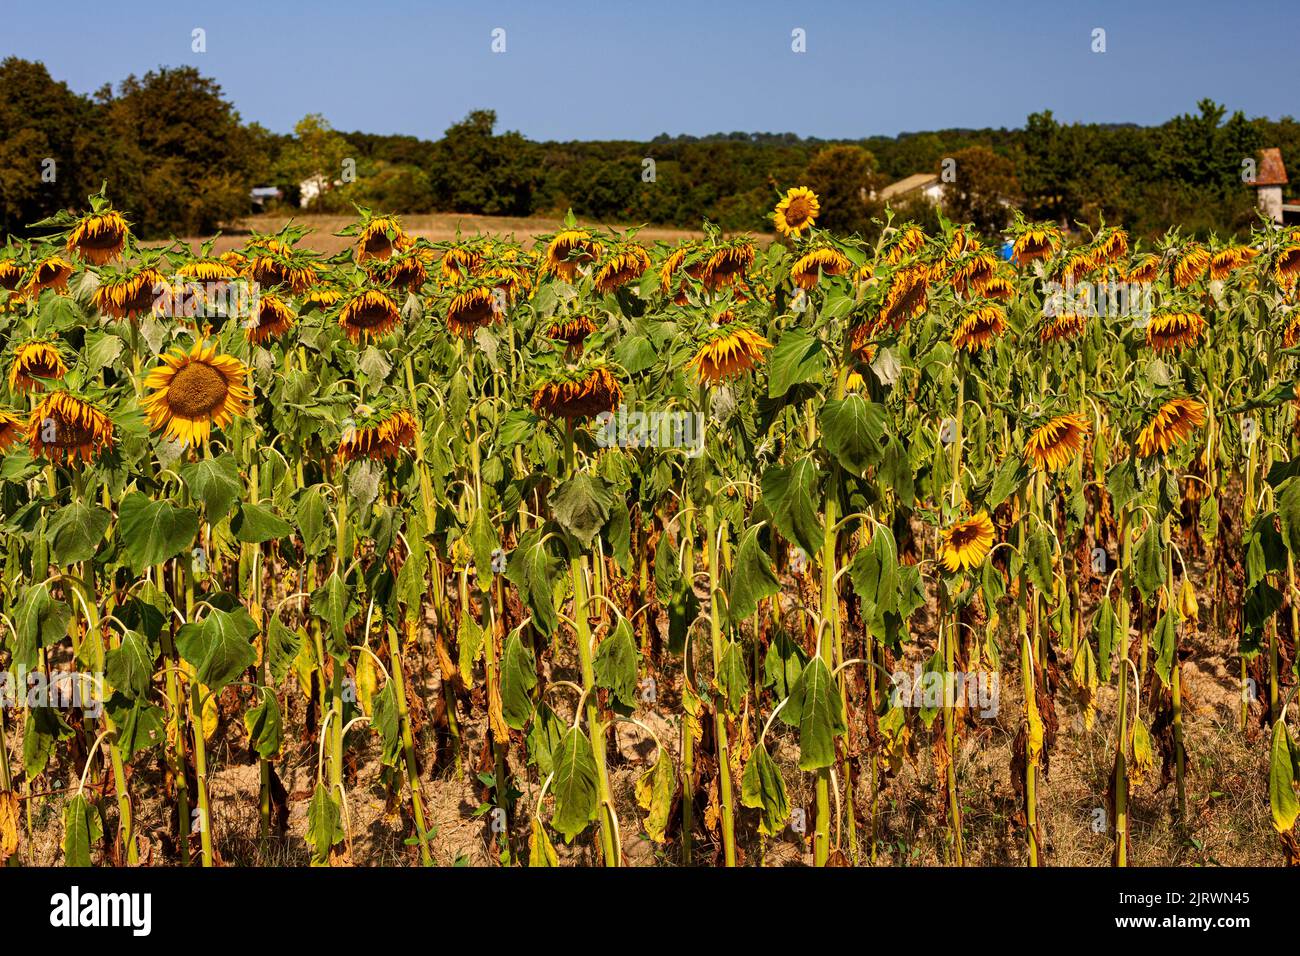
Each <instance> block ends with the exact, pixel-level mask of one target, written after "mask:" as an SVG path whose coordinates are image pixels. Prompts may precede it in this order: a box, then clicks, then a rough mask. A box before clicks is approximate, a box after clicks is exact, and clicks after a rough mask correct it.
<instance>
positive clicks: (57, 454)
mask: <svg viewBox="0 0 1300 956" xmlns="http://www.w3.org/2000/svg"><path fill="white" fill-rule="evenodd" d="M27 446H28V448H30V449H31V453H32V457H33V458H46V459H48V460H50V461H56V462H65V463H70V462H72V461H73V460H74V459H80V460H81V461H90V460H91V459H92V458H94V457H95V456H96V455H99V454H101V453H103V452H105V451H110V450H111V449H112V448H113V422H112V420H111V419H110V418H109V417H108V416H107V415H106V414H104V413H103V412H101V411H100V410H99V409H98V408H96V407H95V405H94V404H93V403H92V402H90V401H89V400H88V399H85V398H81V397H80V396H77V395H73V394H72V393H71V392H63V391H60V392H53V393H51V394H50V395H48V396H47V397H46V398H45V399H44V400H43V401H42V402H41V403H40V404H39V405H37V406H36V407H35V408H34V409H32V414H31V417H30V418H28V420H27Z"/></svg>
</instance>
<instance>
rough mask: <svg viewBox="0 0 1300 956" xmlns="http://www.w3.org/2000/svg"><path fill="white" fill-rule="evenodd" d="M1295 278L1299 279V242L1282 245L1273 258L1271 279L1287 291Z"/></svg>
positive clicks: (1294, 281)
mask: <svg viewBox="0 0 1300 956" xmlns="http://www.w3.org/2000/svg"><path fill="white" fill-rule="evenodd" d="M1297 279H1300V244H1296V245H1288V246H1283V247H1282V248H1281V249H1279V250H1278V252H1277V255H1276V256H1275V257H1274V259H1273V281H1274V282H1276V283H1277V284H1278V285H1279V286H1281V287H1282V288H1283V289H1287V290H1288V291H1289V290H1290V289H1292V288H1293V287H1294V286H1295V284H1296V280H1297Z"/></svg>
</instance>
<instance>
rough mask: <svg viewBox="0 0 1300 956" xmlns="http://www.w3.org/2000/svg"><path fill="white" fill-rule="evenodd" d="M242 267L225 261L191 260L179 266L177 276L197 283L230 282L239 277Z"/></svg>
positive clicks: (208, 258) (218, 259)
mask: <svg viewBox="0 0 1300 956" xmlns="http://www.w3.org/2000/svg"><path fill="white" fill-rule="evenodd" d="M239 270H240V266H239V265H238V264H236V263H234V262H227V261H226V260H225V259H221V258H216V257H206V258H202V259H191V260H190V261H189V262H184V263H181V265H179V266H177V268H176V274H177V275H179V276H182V277H183V278H186V279H193V280H194V281H196V282H229V281H230V280H231V279H236V278H238V277H239Z"/></svg>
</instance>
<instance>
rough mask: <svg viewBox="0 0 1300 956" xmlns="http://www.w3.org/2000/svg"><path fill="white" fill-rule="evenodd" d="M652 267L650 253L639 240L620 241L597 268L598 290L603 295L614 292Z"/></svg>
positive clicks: (596, 280)
mask: <svg viewBox="0 0 1300 956" xmlns="http://www.w3.org/2000/svg"><path fill="white" fill-rule="evenodd" d="M649 268H650V255H649V253H647V252H646V251H645V247H644V246H642V245H641V244H640V243H639V242H624V243H620V244H619V245H618V246H616V247H615V248H614V249H612V250H611V251H610V254H609V255H608V256H606V257H605V259H604V260H603V261H602V262H601V264H600V268H599V269H597V270H596V277H595V286H596V291H597V292H599V293H600V294H601V295H606V294H608V293H610V292H613V291H614V290H615V289H617V288H619V287H620V286H624V285H626V284H627V283H629V282H631V281H632V280H633V279H638V278H640V277H641V274H642V273H643V272H645V271H646V269H649Z"/></svg>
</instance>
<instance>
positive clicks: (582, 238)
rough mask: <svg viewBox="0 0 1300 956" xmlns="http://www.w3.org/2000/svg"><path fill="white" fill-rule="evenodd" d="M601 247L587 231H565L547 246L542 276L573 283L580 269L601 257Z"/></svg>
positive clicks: (557, 234)
mask: <svg viewBox="0 0 1300 956" xmlns="http://www.w3.org/2000/svg"><path fill="white" fill-rule="evenodd" d="M600 253H601V245H600V243H599V242H597V241H596V240H594V239H593V238H592V237H591V233H589V232H587V231H586V230H585V229H565V230H563V231H562V232H559V233H556V235H555V237H554V238H553V239H551V241H550V242H549V243H547V244H546V254H545V256H544V257H543V259H542V275H544V276H546V275H551V276H555V277H556V278H559V279H563V280H564V281H565V282H572V281H573V277H574V276H576V275H577V274H578V269H579V268H581V267H582V266H585V265H587V264H588V263H592V262H595V261H596V259H598V258H599V257H600Z"/></svg>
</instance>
